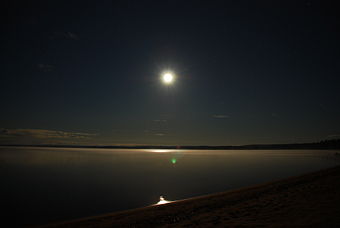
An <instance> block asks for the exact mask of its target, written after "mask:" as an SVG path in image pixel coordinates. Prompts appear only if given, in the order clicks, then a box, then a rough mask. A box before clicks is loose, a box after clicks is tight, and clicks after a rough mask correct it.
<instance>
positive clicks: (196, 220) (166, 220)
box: [42, 166, 340, 228]
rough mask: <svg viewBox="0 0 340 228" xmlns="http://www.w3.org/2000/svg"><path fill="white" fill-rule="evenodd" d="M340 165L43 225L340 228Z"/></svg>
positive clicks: (62, 226)
mask: <svg viewBox="0 0 340 228" xmlns="http://www.w3.org/2000/svg"><path fill="white" fill-rule="evenodd" d="M339 179H340V166H337V167H334V168H329V169H325V170H321V171H317V172H313V173H309V174H305V175H301V176H295V177H290V178H286V179H281V180H277V181H272V182H267V183H264V184H259V185H254V186H250V187H246V188H241V189H236V190H231V191H227V192H222V193H216V194H212V195H206V196H201V197H195V198H190V199H185V200H179V201H175V202H173V203H168V204H163V205H157V206H148V207H144V208H137V209H132V210H127V211H121V212H115V213H111V214H105V215H99V216H93V217H86V218H81V219H76V220H72V221H65V222H60V223H54V224H49V225H46V226H42V227H55V228H57V227H59V228H66V227H73V228H75V227H84V228H86V227H92V228H93V227H101V228H106V227H107V228H109V227H163V226H166V227H216V226H218V227H229V226H231V227H235V226H242V227H254V226H256V227H257V226H261V227H301V226H303V227H339V226H340V217H339V216H338V215H339V213H340V195H339V194H338V192H339V191H340V181H339Z"/></svg>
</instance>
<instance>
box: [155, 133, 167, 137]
mask: <svg viewBox="0 0 340 228" xmlns="http://www.w3.org/2000/svg"><path fill="white" fill-rule="evenodd" d="M155 135H156V136H164V135H165V134H163V133H156V134H155Z"/></svg>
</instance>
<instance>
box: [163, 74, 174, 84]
mask: <svg viewBox="0 0 340 228" xmlns="http://www.w3.org/2000/svg"><path fill="white" fill-rule="evenodd" d="M161 79H162V82H163V83H164V84H166V85H171V84H172V83H174V81H175V74H174V73H173V72H171V71H164V72H163V73H162V75H161Z"/></svg>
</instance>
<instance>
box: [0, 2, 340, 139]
mask: <svg viewBox="0 0 340 228" xmlns="http://www.w3.org/2000/svg"><path fill="white" fill-rule="evenodd" d="M2 8H3V9H2V10H4V11H5V12H2V15H4V16H5V19H4V20H2V23H1V24H2V28H1V52H0V55H1V90H0V96H1V112H0V116H1V119H0V144H8V143H24V144H36V143H53V144H54V143H55V144H86V145H88V144H95V145H98V144H105V145H108V144H110V145H117V144H119V145H131V144H132V145H134V144H153V145H239V144H252V143H291V142H310V141H318V140H323V139H328V138H335V137H340V105H339V101H340V77H339V76H340V75H339V73H340V64H339V60H340V48H339V40H340V39H339V38H340V34H339V25H340V24H339V22H340V20H339V13H338V12H339V8H337V7H336V5H334V4H333V3H332V2H331V1H313V0H308V1H307V0H294V1H287V0H286V1H269V0H268V1H253V0H249V1H236V0H235V1H227V0H225V1H211V0H210V1H184V0H181V1H176V0H171V1H142V0H139V1H127V0H126V1H121V2H118V1H71V0H68V1H21V2H20V1H4V2H3V3H2ZM165 69H170V70H172V71H174V72H175V73H176V75H177V80H176V81H175V83H174V84H173V85H171V86H165V85H163V84H162V83H161V81H160V73H161V72H162V71H163V70H165Z"/></svg>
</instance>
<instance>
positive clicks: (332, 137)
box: [326, 135, 340, 139]
mask: <svg viewBox="0 0 340 228" xmlns="http://www.w3.org/2000/svg"><path fill="white" fill-rule="evenodd" d="M326 138H327V139H337V138H340V135H327V137H326Z"/></svg>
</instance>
